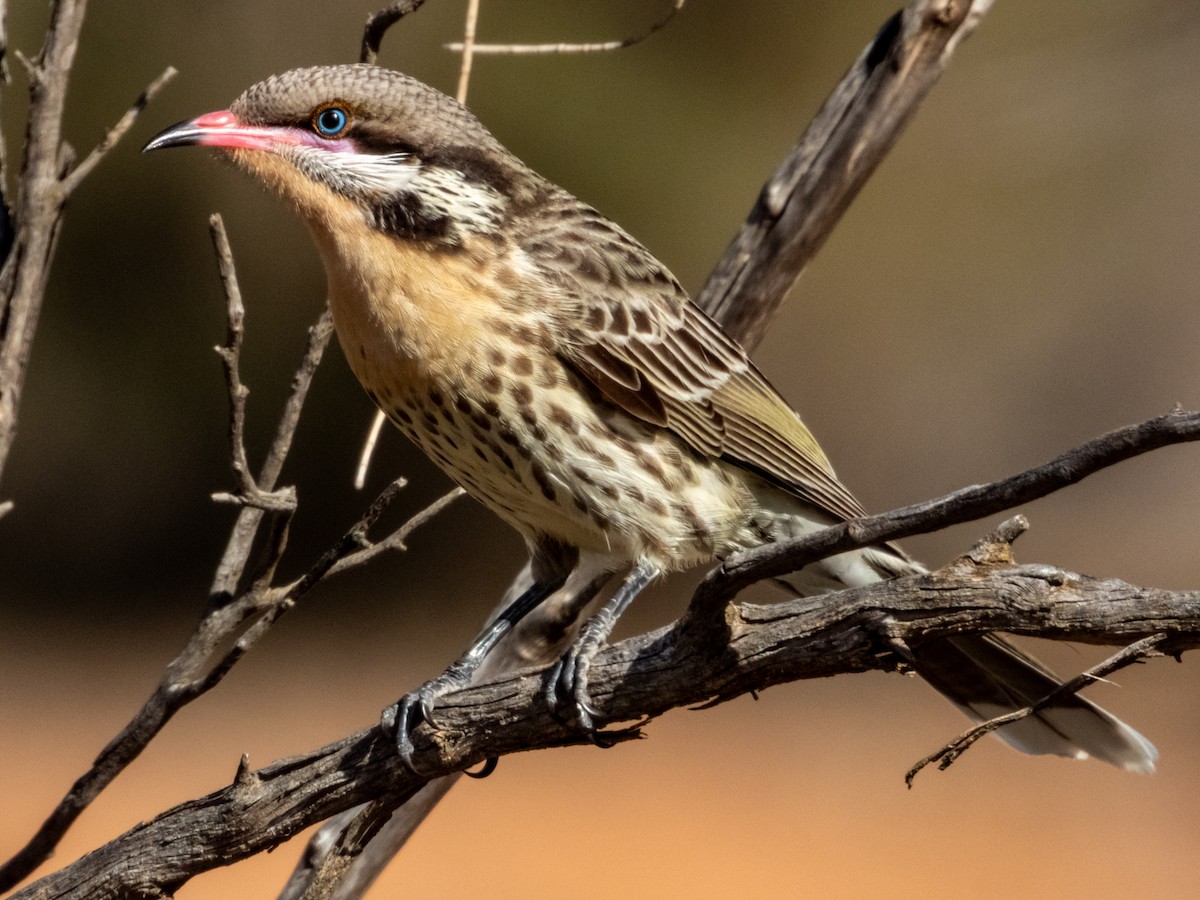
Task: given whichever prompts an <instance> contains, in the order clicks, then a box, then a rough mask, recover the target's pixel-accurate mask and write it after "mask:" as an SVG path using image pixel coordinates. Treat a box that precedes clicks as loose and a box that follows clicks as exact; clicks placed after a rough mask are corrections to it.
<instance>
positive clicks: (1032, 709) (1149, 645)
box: [904, 632, 1167, 789]
mask: <svg viewBox="0 0 1200 900" xmlns="http://www.w3.org/2000/svg"><path fill="white" fill-rule="evenodd" d="M1166 639H1167V636H1166V634H1164V633H1162V632H1159V633H1158V634H1152V635H1150V637H1147V638H1142V640H1140V641H1134V642H1133V643H1132V644H1130V645H1129V646H1127V647H1122V648H1121V649H1120V650H1118V651H1117V652H1116V653H1114V654H1113V655H1112V656H1110V657H1109V658H1108V659H1106V660H1104V661H1103V662H1101V663H1099V664H1098V665H1095V666H1092V667H1091V668H1090V669H1088V670H1087V671H1086V672H1080V673H1079V674H1078V675H1076V676H1075V677H1074V678H1072V679H1070V680H1068V681H1064V682H1063V683H1062V684H1060V685H1059V686H1058V687H1057V688H1055V689H1054V690H1053V691H1051V692H1050V693H1049V694H1047V695H1046V696H1045V697H1043V698H1042V699H1041V700H1039V701H1038V702H1037V703H1034V704H1033V705H1032V706H1026V707H1024V708H1022V709H1018V710H1015V711H1013V712H1010V713H1006V714H1005V715H1003V716H996V717H995V718H994V719H988V720H987V721H986V722H980V723H979V724H978V725H976V726H975V727H974V728H969V729H967V730H966V731H965V732H963V733H962V734H960V735H959V736H958V737H956V738H955V739H954V740H952V741H951V742H950V743H949V744H946V746H944V747H942V748H941V749H940V750H938V751H937V752H936V753H931V754H929V756H926V757H925V758H924V759H922V760H920V761H919V762H917V763H916V764H915V765H914V766H913V767H912V768H911V769H909V770H908V772H906V773H905V775H904V783H905V784H906V785H908V787H909V788H910V789H911V788H912V786H913V779H914V778H916V777H917V773H918V772H920V771H921V770H922V769H924V768H925V767H926V766H927V765H929V764H930V763H933V762H936V763H938V771H941V772H944V771H945V770H946V769H948V768H950V766H951V765H953V763H954V761H955V760H956V759H958V758H959V757H960V756H962V755H963V754H964V753H966V752H967V750H968V749H969V748H970V747H971V746H972V745H973V744H974V743H975V742H976V741H978V740H979V739H980V738H981V737H983V736H984V735H986V734H991V733H992V732H993V731H995V730H996V729H997V728H999V727H1000V726H1001V725H1008V724H1009V723H1010V722H1019V721H1021V720H1022V719H1025V718H1028V717H1029V716H1032V715H1033V714H1034V713H1036V712H1038V711H1040V710H1043V709H1046V708H1047V707H1049V706H1054V705H1055V704H1057V703H1061V702H1062V701H1063V700H1065V699H1066V698H1067V697H1071V696H1074V695H1075V694H1078V693H1079V692H1080V691H1081V690H1083V689H1084V688H1086V687H1088V686H1090V685H1093V684H1095V683H1096V682H1097V681H1098V680H1100V679H1103V678H1106V677H1107V676H1109V675H1111V674H1112V673H1113V672H1116V671H1117V670H1118V669H1123V668H1125V667H1126V666H1129V665H1132V664H1133V663H1135V662H1141V661H1142V660H1143V659H1145V658H1146V657H1148V656H1151V655H1154V654H1155V653H1156V651H1157V648H1158V647H1159V645H1161V644H1162V643H1163V642H1164V641H1165V640H1166Z"/></svg>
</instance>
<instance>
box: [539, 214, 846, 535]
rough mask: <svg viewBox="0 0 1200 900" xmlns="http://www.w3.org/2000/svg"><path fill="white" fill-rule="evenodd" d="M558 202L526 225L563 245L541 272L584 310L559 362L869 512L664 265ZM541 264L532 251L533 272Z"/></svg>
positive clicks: (834, 508) (615, 396)
mask: <svg viewBox="0 0 1200 900" xmlns="http://www.w3.org/2000/svg"><path fill="white" fill-rule="evenodd" d="M559 200H560V202H561V204H562V205H561V207H559V208H558V209H557V210H555V211H554V213H555V214H552V215H543V216H540V217H539V219H538V222H536V223H535V222H532V221H530V222H529V223H527V224H528V225H529V226H530V228H529V237H528V238H527V245H526V246H527V247H528V246H532V245H535V244H540V245H541V246H546V245H547V244H551V245H553V246H554V247H555V251H556V252H555V254H554V260H553V264H545V265H540V266H539V268H540V271H541V274H542V276H543V277H544V278H545V279H546V280H547V281H549V282H551V283H552V284H554V285H555V286H556V287H557V288H558V289H559V290H560V291H561V293H562V295H563V296H565V297H568V298H570V299H571V302H572V303H576V304H578V308H577V310H576V311H575V312H576V315H575V316H574V317H573V318H574V321H575V322H577V323H578V327H575V328H571V329H569V330H570V333H569V334H567V335H564V336H563V337H564V338H565V339H564V340H563V341H562V342H561V350H560V353H561V355H562V357H563V359H564V360H565V361H566V362H567V363H568V364H569V365H570V366H572V367H573V368H574V369H575V371H576V372H577V373H578V374H579V375H580V376H582V377H583V378H584V379H585V380H586V381H588V382H589V383H591V384H592V385H593V386H594V387H595V388H596V389H597V390H598V391H599V392H600V393H601V394H602V395H603V396H604V397H605V398H606V399H608V400H609V401H610V402H612V403H614V404H616V405H617V406H619V407H621V408H622V409H624V410H625V411H626V412H628V413H629V414H630V415H633V416H636V417H637V418H639V419H642V420H644V421H647V422H651V423H653V424H656V425H663V426H665V427H667V428H670V429H671V430H672V431H673V432H675V434H676V435H678V436H679V437H680V438H681V439H682V440H684V441H685V442H687V443H688V444H689V445H690V446H691V447H692V448H693V449H694V450H695V451H696V452H697V453H699V454H701V455H703V456H708V457H712V458H719V459H724V460H727V461H729V462H731V463H734V464H735V465H738V466H741V467H743V468H746V469H748V470H751V471H753V472H755V473H757V474H758V475H760V476H761V477H763V478H765V479H767V480H768V481H770V482H772V483H774V484H776V485H778V486H779V487H781V488H783V489H784V490H787V491H789V492H791V493H793V494H795V495H796V496H798V497H800V498H801V499H803V500H805V501H806V502H808V503H811V504H812V505H813V506H815V507H817V508H818V509H820V510H822V511H824V512H826V513H829V514H832V515H834V516H836V517H838V518H843V519H848V518H854V517H856V516H860V515H863V509H862V506H861V505H860V504H859V502H858V501H857V500H856V499H855V498H854V497H853V495H851V494H850V492H849V491H848V490H847V489H846V488H845V486H843V485H842V483H841V482H840V481H839V480H838V478H837V475H836V474H835V473H834V471H833V467H832V466H831V465H830V463H829V460H828V459H827V458H826V456H825V454H824V452H822V450H821V448H820V446H819V445H818V444H817V442H816V440H815V439H814V438H813V436H812V434H811V433H810V432H809V430H808V429H807V428H806V427H805V425H804V423H803V422H802V421H801V420H800V417H799V416H798V415H797V414H796V412H795V411H794V410H793V409H792V408H791V407H790V406H788V404H787V403H786V402H785V401H784V400H783V398H782V397H781V396H780V395H779V393H778V392H777V391H776V390H775V389H774V388H773V387H772V386H771V384H770V383H769V382H768V381H767V380H766V378H764V377H763V375H762V373H761V372H759V371H758V369H757V368H756V367H755V366H754V364H753V363H752V362H751V361H750V359H749V357H748V356H747V355H746V352H745V351H744V350H743V349H742V348H741V346H740V345H738V344H737V343H736V342H735V341H734V340H732V339H731V338H730V337H728V336H727V335H726V334H725V333H724V332H723V331H722V330H721V328H720V327H719V326H718V325H717V324H716V323H715V322H713V321H712V319H710V318H709V317H708V316H707V315H706V314H705V313H704V312H703V311H701V310H700V309H699V308H698V307H697V306H695V305H694V304H693V303H692V302H691V301H690V300H689V299H688V297H687V295H686V294H685V293H684V291H683V288H682V287H681V286H680V285H679V283H678V282H677V281H676V280H675V278H674V277H673V276H672V275H671V274H670V273H669V272H668V271H667V270H666V269H665V268H664V267H663V266H662V264H661V263H659V262H658V260H656V259H655V258H654V257H653V256H652V255H651V254H650V252H649V251H648V250H646V249H645V248H644V247H642V245H641V244H639V243H638V242H637V241H636V240H634V239H633V238H632V237H630V236H629V235H627V234H626V233H625V232H624V231H622V230H621V229H620V228H618V227H617V226H616V225H614V224H612V223H610V222H608V221H607V220H604V219H603V217H601V216H600V215H599V214H598V213H596V212H595V211H594V210H591V209H590V208H588V207H586V206H583V205H582V204H579V202H578V201H577V200H575V199H574V198H571V197H569V196H566V195H564V196H563V197H562V198H559ZM571 204H574V208H575V210H577V214H573V213H572V210H571ZM538 257H539V254H537V253H530V254H529V258H530V259H531V261H533V263H534V264H535V265H538Z"/></svg>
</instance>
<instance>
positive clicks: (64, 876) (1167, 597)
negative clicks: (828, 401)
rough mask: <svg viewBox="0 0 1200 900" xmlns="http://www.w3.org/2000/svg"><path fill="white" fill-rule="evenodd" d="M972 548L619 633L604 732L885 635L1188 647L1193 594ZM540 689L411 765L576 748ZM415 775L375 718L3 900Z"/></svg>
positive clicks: (153, 882) (861, 650) (255, 828)
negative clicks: (718, 615) (881, 578)
mask: <svg viewBox="0 0 1200 900" xmlns="http://www.w3.org/2000/svg"><path fill="white" fill-rule="evenodd" d="M978 550H979V548H978V547H977V548H976V552H975V553H974V554H971V555H967V556H964V557H963V558H961V559H960V560H958V561H957V562H955V563H953V564H951V565H949V566H947V567H946V568H944V569H942V570H940V571H937V572H932V573H929V574H926V575H917V576H911V577H907V578H901V579H896V580H893V581H888V582H883V583H880V584H876V585H872V586H870V587H867V588H855V589H850V590H844V591H838V592H837V593H834V594H825V595H822V596H820V597H818V598H801V599H797V600H791V601H787V602H783V603H779V604H774V605H771V606H759V605H754V604H749V603H734V604H730V605H729V606H728V608H727V611H726V616H725V628H724V629H723V630H722V632H723V633H718V632H717V631H716V630H714V629H698V628H693V627H690V626H689V624H688V622H687V619H686V618H685V619H683V620H681V621H680V622H676V623H675V624H674V625H672V626H669V627H667V628H663V629H659V630H657V631H654V632H651V633H649V634H644V635H640V636H638V637H635V638H631V639H629V640H626V641H623V642H621V643H619V644H617V645H615V646H611V647H609V648H607V649H606V650H605V651H604V652H603V653H602V654H601V656H600V657H599V658H598V659H597V661H596V665H595V669H594V676H593V682H592V684H593V700H594V702H595V705H596V706H597V708H598V710H599V711H600V713H601V714H602V716H603V719H604V721H606V722H629V721H635V722H638V723H639V724H638V725H635V726H633V727H631V728H626V729H622V730H619V731H611V732H609V735H610V737H611V738H612V740H614V741H621V740H629V739H632V738H635V737H637V736H638V735H639V734H640V733H641V728H642V727H643V724H644V722H645V721H648V720H649V719H652V718H654V717H656V716H659V715H661V714H663V713H664V712H666V711H668V710H670V709H672V708H675V707H680V706H695V705H697V704H702V703H712V702H714V701H725V700H730V699H732V698H734V697H737V696H740V695H741V694H744V693H747V692H751V691H755V692H761V691H762V690H763V689H765V688H767V687H770V686H771V685H775V684H780V683H784V682H788V681H794V680H798V679H804V678H817V677H828V676H831V675H840V674H848V673H852V672H864V671H869V670H878V669H884V670H887V669H893V668H895V666H896V664H897V660H896V658H895V657H894V656H892V655H891V654H890V653H889V652H888V648H889V647H892V646H894V645H895V642H897V641H900V642H903V643H904V644H906V645H908V646H912V647H917V646H920V644H921V643H923V642H924V641H926V640H931V639H936V638H939V637H945V636H948V635H961V634H970V633H982V632H987V631H1006V632H1011V633H1016V634H1033V635H1038V636H1041V637H1050V638H1056V639H1060V640H1072V641H1088V642H1113V641H1117V642H1133V641H1138V640H1141V639H1143V638H1146V637H1148V636H1151V635H1154V636H1157V637H1156V648H1157V650H1158V651H1159V652H1162V653H1169V654H1172V655H1178V654H1179V653H1181V652H1183V651H1184V650H1187V649H1191V648H1194V647H1196V646H1198V645H1200V592H1197V591H1163V590H1155V589H1152V588H1141V587H1136V586H1134V585H1130V584H1127V583H1125V582H1123V581H1118V580H1115V579H1103V578H1093V577H1089V576H1085V575H1079V574H1075V573H1072V572H1066V571H1064V570H1062V569H1059V568H1056V567H1053V566H1045V565H1014V564H1013V563H1012V561H1011V558H1009V556H1008V553H1007V549H1006V548H1001V549H1000V550H999V552H997V551H996V550H995V549H994V548H993V549H990V550H989V552H986V553H979V552H977V551H978ZM981 560H982V561H981ZM542 690H543V685H542V674H541V673H540V672H533V673H529V672H526V673H505V674H502V675H500V676H499V677H498V678H497V679H496V680H494V681H491V682H489V683H487V684H482V685H479V686H475V687H472V688H469V689H467V690H465V691H461V692H459V693H456V694H453V695H450V696H448V697H446V698H445V699H444V702H443V703H442V704H441V705H439V719H440V720H441V722H442V725H443V727H442V729H441V730H439V731H437V732H431V731H430V730H429V729H425V728H422V729H420V730H419V731H418V733H417V735H416V738H417V750H418V757H417V763H418V765H419V766H420V768H421V769H422V770H423V771H425V772H427V773H429V776H444V775H449V774H450V773H453V772H458V771H461V770H463V769H465V768H468V767H471V766H474V765H476V764H478V763H480V762H482V761H484V760H486V759H488V758H489V757H499V756H503V755H505V754H508V753H514V752H519V751H526V750H533V749H545V748H550V747H560V746H564V745H569V744H578V743H585V742H587V741H588V738H587V736H584V735H581V734H580V733H579V732H577V731H575V730H574V729H572V728H570V727H567V726H564V725H563V724H561V723H559V722H557V721H555V719H554V718H553V716H552V715H551V713H550V711H549V710H548V709H547V707H546V705H545V703H544V702H543V700H542ZM426 780H427V779H426V778H425V777H418V776H415V775H413V774H412V773H411V772H409V771H408V770H406V769H405V768H404V766H403V765H402V764H400V762H399V760H398V758H397V757H396V754H395V749H394V747H393V746H392V744H391V741H390V740H389V739H388V737H387V736H385V735H383V734H382V733H381V732H380V730H379V729H378V728H374V727H373V728H370V729H367V730H366V731H363V732H360V733H358V734H355V735H351V736H349V737H347V738H344V739H342V740H340V741H338V742H336V743H333V744H330V745H328V746H326V747H323V748H321V749H319V750H315V751H313V752H312V753H309V754H306V755H303V756H299V757H294V758H292V759H288V760H282V761H280V762H277V763H273V764H271V765H269V766H266V767H265V768H263V769H259V770H257V771H250V770H249V769H248V767H246V766H245V765H243V766H241V767H239V770H238V773H237V776H236V777H235V779H234V782H233V783H232V784H231V785H230V786H229V787H227V788H225V789H223V790H220V791H217V792H215V793H213V794H209V795H208V796H206V797H202V798H199V799H196V800H193V801H190V802H187V803H183V804H180V805H179V806H177V807H175V808H174V809H171V810H168V811H167V812H164V813H163V814H162V815H160V816H158V817H157V818H155V819H154V820H153V821H151V822H147V823H143V824H141V825H138V826H137V827H135V828H133V829H131V830H130V831H128V832H126V833H125V834H124V835H122V836H121V837H119V838H117V839H116V840H114V841H112V842H111V843H109V844H107V845H105V846H104V847H101V848H100V849H98V850H96V851H94V852H92V853H90V854H89V855H88V856H86V857H84V858H83V859H81V860H79V861H77V862H75V863H73V864H72V865H70V866H68V867H66V868H65V869H62V870H60V871H58V872H55V873H54V874H52V875H49V876H47V877H45V878H43V879H42V880H40V881H38V882H36V883H35V884H33V885H30V886H29V887H28V888H26V889H25V890H23V891H21V892H19V893H18V894H16V895H15V896H17V897H21V898H34V897H36V898H84V897H87V898H89V900H103V898H110V897H112V898H115V897H152V896H153V897H158V896H162V895H163V894H164V893H170V892H173V891H174V890H176V889H178V888H179V887H180V886H181V885H182V884H184V883H185V882H186V881H187V880H188V879H189V878H191V877H193V876H195V875H196V874H199V873H200V872H203V871H206V870H208V869H211V868H214V867H216V866H221V865H228V864H230V863H232V862H236V861H237V860H239V859H244V858H246V857H248V856H251V855H253V854H255V853H258V852H261V851H263V850H268V849H270V848H272V847H274V846H276V845H278V844H280V843H282V842H283V841H286V840H287V839H288V838H290V837H292V836H293V835H295V834H296V833H297V832H298V831H300V830H301V829H303V828H305V827H306V826H308V825H311V824H313V823H315V822H319V821H322V820H324V819H327V818H329V817H331V816H334V815H336V814H337V813H339V812H341V811H342V810H345V809H349V808H351V807H353V806H356V805H358V804H363V803H368V802H373V801H375V802H378V801H387V802H390V803H393V804H399V803H403V801H404V800H405V799H406V798H409V797H412V796H414V795H415V794H416V793H417V792H418V791H420V790H421V789H422V787H423V786H424V785H425V782H426Z"/></svg>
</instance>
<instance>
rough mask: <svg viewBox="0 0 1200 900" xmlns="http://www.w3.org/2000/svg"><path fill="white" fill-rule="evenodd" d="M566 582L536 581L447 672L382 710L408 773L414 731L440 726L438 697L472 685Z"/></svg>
mask: <svg viewBox="0 0 1200 900" xmlns="http://www.w3.org/2000/svg"><path fill="white" fill-rule="evenodd" d="M564 581H566V574H565V573H564V574H562V575H559V576H558V577H557V578H553V579H549V580H543V581H535V582H534V583H533V585H532V586H531V587H530V588H529V589H528V590H527V591H525V593H523V594H522V595H521V596H520V597H518V598H517V599H516V600H514V601H513V602H512V603H510V604H509V605H508V607H506V608H505V610H504V611H503V612H502V613H500V615H499V616H497V617H496V619H495V620H494V621H493V622H492V623H491V624H490V625H489V626H488V627H487V628H485V629H484V631H483V633H482V634H480V635H479V637H478V638H476V639H475V642H474V643H473V644H471V646H470V647H469V648H468V649H467V652H466V653H464V654H463V655H462V656H461V657H459V658H458V659H457V660H456V661H455V662H454V663H452V664H451V665H450V667H449V668H448V669H446V671H445V672H443V673H442V674H441V675H439V676H438V677H437V678H434V679H433V680H432V681H427V682H425V684H424V685H422V686H421V688H420V689H419V690H416V691H413V692H412V693H410V694H405V695H404V696H403V697H401V698H400V700H399V701H398V702H396V703H394V704H392V705H391V706H389V707H388V708H387V709H385V710H384V711H383V717H382V720H381V722H380V725H381V727H382V728H383V730H384V731H385V732H386V733H387V734H393V733H394V734H395V736H396V752H397V753H398V754H399V755H400V759H401V761H402V762H403V763H404V765H405V766H406V767H407V768H408V770H409V771H411V772H417V769H416V767H415V766H414V765H413V758H412V757H413V751H414V747H413V742H412V732H413V730H414V729H416V728H417V727H418V726H419V725H420V724H421V723H422V722H425V723H428V724H429V725H430V726H432V727H434V728H437V723H436V722H435V721H434V720H433V708H434V705H435V704H436V703H437V700H438V698H439V697H441V696H443V695H445V694H449V693H453V692H454V691H458V690H462V689H463V688H465V687H467V686H469V685H470V683H471V676H472V675H474V674H475V670H476V669H478V668H479V667H480V665H482V663H483V661H484V659H485V658H486V657H487V655H488V653H489V652H490V651H491V649H492V648H493V647H495V646H496V644H497V643H498V642H499V641H500V639H501V638H502V637H504V635H506V634H507V633H508V632H509V631H510V630H512V628H513V626H515V625H516V624H517V623H518V622H520V621H521V619H523V618H524V617H525V616H526V615H528V614H529V613H530V612H531V611H532V610H533V609H534V608H536V607H537V605H538V604H539V603H541V602H542V601H543V600H545V599H546V598H547V597H549V596H550V595H551V594H553V593H554V592H555V591H557V590H558V589H559V588H560V587H562V585H563V582H564ZM417 774H420V773H417Z"/></svg>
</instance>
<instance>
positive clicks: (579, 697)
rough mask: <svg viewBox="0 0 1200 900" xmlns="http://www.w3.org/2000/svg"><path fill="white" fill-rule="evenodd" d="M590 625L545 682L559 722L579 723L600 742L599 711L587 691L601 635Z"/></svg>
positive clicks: (549, 702)
mask: <svg viewBox="0 0 1200 900" xmlns="http://www.w3.org/2000/svg"><path fill="white" fill-rule="evenodd" d="M588 625H591V622H588ZM588 625H585V626H584V628H583V631H582V632H580V634H579V637H578V638H577V639H576V640H575V643H573V644H572V645H571V646H570V647H569V648H568V649H567V651H566V653H564V654H563V655H562V656H561V657H559V659H558V662H557V663H555V664H554V668H552V669H551V670H550V674H549V677H548V679H547V681H546V702H547V704H548V705H549V707H550V710H551V712H553V713H554V715H555V717H556V718H557V719H559V721H561V722H564V723H566V724H568V725H574V726H576V727H577V728H579V730H580V731H583V732H585V733H586V734H587V735H588V736H589V737H590V738H591V739H592V741H593V743H600V741H599V740H598V739H597V732H596V719H597V718H598V717H599V716H600V712H599V710H597V709H596V707H595V706H593V705H592V698H591V695H590V693H589V692H588V673H589V671H590V670H591V667H592V660H593V659H594V658H595V656H596V654H597V652H599V650H600V641H601V636H600V635H599V634H596V633H595V632H596V629H590V628H588Z"/></svg>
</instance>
